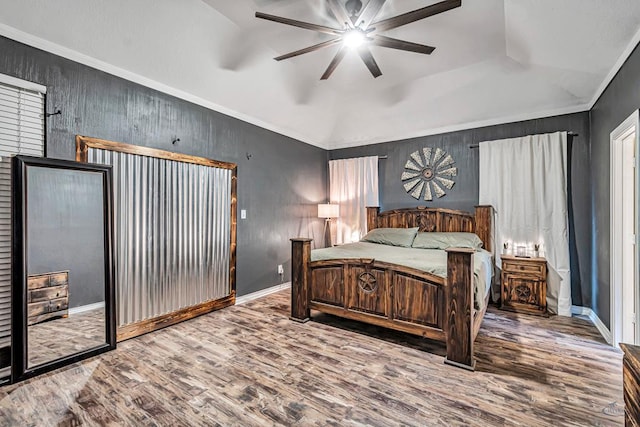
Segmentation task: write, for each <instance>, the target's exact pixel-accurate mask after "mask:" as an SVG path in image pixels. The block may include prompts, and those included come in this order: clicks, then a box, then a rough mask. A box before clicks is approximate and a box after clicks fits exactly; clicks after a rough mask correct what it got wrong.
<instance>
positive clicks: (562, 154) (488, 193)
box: [479, 132, 571, 316]
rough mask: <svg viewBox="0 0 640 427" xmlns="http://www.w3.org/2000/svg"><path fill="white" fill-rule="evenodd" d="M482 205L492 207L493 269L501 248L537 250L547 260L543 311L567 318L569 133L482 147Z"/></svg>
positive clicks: (496, 142)
mask: <svg viewBox="0 0 640 427" xmlns="http://www.w3.org/2000/svg"><path fill="white" fill-rule="evenodd" d="M479 186H480V194H479V201H480V204H481V205H485V204H489V205H493V206H494V207H495V209H496V211H497V217H496V236H495V238H496V245H497V247H498V250H497V251H496V255H497V256H496V263H497V265H498V266H500V265H501V263H500V259H499V252H501V251H502V249H503V244H504V243H505V242H509V244H510V246H511V248H513V246H514V245H527V246H528V247H529V249H532V246H533V245H534V244H540V245H541V246H540V256H544V257H545V258H546V259H547V265H548V270H549V275H548V278H547V307H548V309H549V311H551V312H555V313H557V314H559V315H563V316H571V272H570V267H569V265H570V264H569V225H568V223H569V221H568V208H567V133H566V132H557V133H552V134H544V135H532V136H525V137H523V138H513V139H503V140H499V141H487V142H482V143H480V183H479Z"/></svg>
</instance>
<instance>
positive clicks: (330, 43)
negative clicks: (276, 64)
mask: <svg viewBox="0 0 640 427" xmlns="http://www.w3.org/2000/svg"><path fill="white" fill-rule="evenodd" d="M338 43H342V39H341V38H337V39H332V40H327V41H326V42H322V43H318V44H314V45H313V46H309V47H305V48H304V49H300V50H296V51H294V52H290V53H287V54H285V55H281V56H278V57H276V58H273V59H275V60H276V61H282V60H283V59H289V58H293V57H294V56H299V55H304V54H305V53H309V52H313V51H316V50H320V49H323V48H325V47H329V46H333V45H334V44H338Z"/></svg>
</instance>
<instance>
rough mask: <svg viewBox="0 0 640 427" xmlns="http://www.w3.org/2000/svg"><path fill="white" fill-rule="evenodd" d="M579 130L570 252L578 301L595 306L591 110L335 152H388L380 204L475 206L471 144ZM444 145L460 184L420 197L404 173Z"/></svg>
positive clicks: (573, 142) (475, 162) (574, 145)
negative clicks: (416, 155)
mask: <svg viewBox="0 0 640 427" xmlns="http://www.w3.org/2000/svg"><path fill="white" fill-rule="evenodd" d="M556 131H573V132H576V133H578V136H576V137H574V138H570V153H569V154H570V182H569V185H570V189H569V191H570V193H569V194H570V195H571V198H570V206H569V225H570V235H569V239H570V250H571V280H572V292H571V293H572V298H573V304H575V305H583V306H586V307H590V306H591V303H592V299H591V295H592V289H591V250H590V248H591V220H590V217H591V195H590V191H591V189H590V178H589V177H590V174H589V167H588V165H589V163H590V157H589V141H590V135H589V114H588V113H587V112H584V113H577V114H569V115H563V116H557V117H549V118H544V119H537V120H528V121H524V122H517V123H508V124H503V125H497V126H488V127H484V128H478V129H469V130H463V131H459V132H451V133H445V134H440V135H432V136H425V137H420V138H414V139H408V140H402V141H393V142H387V143H382V144H374V145H367V146H363V147H354V148H346V149H341V150H333V151H331V152H330V153H329V157H330V158H331V159H340V158H349V157H360V156H373V155H377V156H385V155H386V156H388V159H387V160H380V164H379V168H380V169H379V170H380V172H379V177H380V204H381V205H382V206H381V207H382V209H385V210H386V209H394V208H402V207H412V206H424V205H426V206H430V207H444V208H451V209H462V210H473V207H474V206H475V205H477V204H478V167H479V159H478V154H479V152H478V150H477V149H470V148H469V146H470V145H472V144H477V143H479V142H481V141H490V140H495V139H504V138H515V137H520V136H525V135H532V134H537V133H549V132H556ZM427 146H429V147H440V148H442V149H444V150H446V151H447V152H448V153H450V154H451V155H452V156H453V158H454V160H455V161H456V166H457V167H458V176H457V178H456V184H455V186H454V187H453V188H452V189H451V190H447V195H446V196H444V197H443V198H441V199H434V201H433V202H424V201H418V200H415V199H414V198H413V197H411V196H410V195H408V194H407V193H406V192H405V190H404V188H403V187H402V182H401V180H400V176H401V175H402V171H403V170H404V164H405V162H406V161H407V159H408V158H409V155H410V154H411V153H412V152H413V151H416V150H418V149H421V148H422V147H427Z"/></svg>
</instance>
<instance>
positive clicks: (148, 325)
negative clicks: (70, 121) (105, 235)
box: [76, 135, 238, 342]
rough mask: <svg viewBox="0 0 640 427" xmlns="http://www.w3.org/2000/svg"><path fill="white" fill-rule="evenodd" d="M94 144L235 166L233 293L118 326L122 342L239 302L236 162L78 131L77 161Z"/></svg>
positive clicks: (83, 157) (81, 158)
mask: <svg viewBox="0 0 640 427" xmlns="http://www.w3.org/2000/svg"><path fill="white" fill-rule="evenodd" d="M90 148H95V149H100V150H109V151H116V152H119V153H127V154H136V155H140V156H147V157H155V158H158V159H165V160H173V161H177V162H184V163H192V164H196V165H202V166H209V167H214V168H220V169H228V170H231V214H230V215H231V218H230V224H231V230H230V237H231V239H230V240H231V241H230V245H229V251H230V257H229V293H230V294H229V295H228V296H226V297H224V298H221V299H218V300H214V301H205V302H203V303H201V304H197V305H194V306H191V307H186V308H184V309H181V310H178V311H174V312H171V313H166V314H163V315H161V316H158V317H155V318H152V319H146V320H143V321H141V322H137V323H133V324H130V325H126V326H123V327H119V328H118V333H117V340H118V342H120V341H124V340H128V339H129V338H134V337H137V336H140V335H144V334H146V333H148V332H153V331H156V330H158V329H162V328H166V327H167V326H171V325H175V324H176V323H180V322H183V321H185V320H189V319H192V318H194V317H197V316H201V315H203V314H206V313H210V312H212V311H215V310H220V309H222V308H225V307H229V306H232V305H235V303H236V248H237V218H236V217H237V200H238V197H237V192H238V166H237V165H236V164H235V163H231V162H223V161H219V160H213V159H208V158H206V157H198V156H191V155H188V154H181V153H174V152H171V151H166V150H159V149H155V148H149V147H142V146H138V145H131V144H125V143H122V142H114V141H107V140H104V139H98V138H91V137H87V136H82V135H76V161H78V162H84V163H87V162H88V153H89V149H90Z"/></svg>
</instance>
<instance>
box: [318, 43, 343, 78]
mask: <svg viewBox="0 0 640 427" xmlns="http://www.w3.org/2000/svg"><path fill="white" fill-rule="evenodd" d="M346 53H347V48H346V46H341V47H340V50H339V51H338V53H336V56H334V57H333V60H332V61H331V63H330V64H329V66H328V67H327V70H326V71H325V72H324V74H323V75H322V77H320V80H327V79H328V78H329V77H331V74H333V72H334V71H335V69H336V68H337V67H338V65H339V64H340V62H342V58H344V55H345V54H346Z"/></svg>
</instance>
